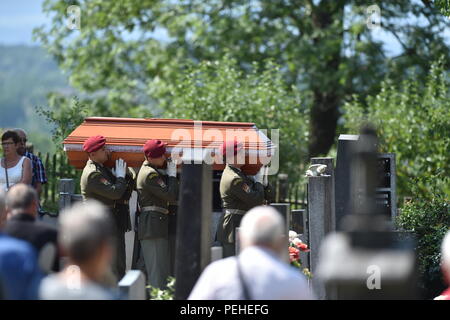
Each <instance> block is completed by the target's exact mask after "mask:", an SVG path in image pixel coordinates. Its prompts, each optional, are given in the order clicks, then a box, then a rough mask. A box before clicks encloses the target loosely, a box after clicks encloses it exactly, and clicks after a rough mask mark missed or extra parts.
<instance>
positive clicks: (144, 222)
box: [136, 161, 178, 288]
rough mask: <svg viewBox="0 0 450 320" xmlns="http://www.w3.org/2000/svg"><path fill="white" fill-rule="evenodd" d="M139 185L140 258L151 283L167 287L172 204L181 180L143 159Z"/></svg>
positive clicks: (138, 179)
mask: <svg viewBox="0 0 450 320" xmlns="http://www.w3.org/2000/svg"><path fill="white" fill-rule="evenodd" d="M136 187H137V191H138V201H139V206H140V211H141V213H140V216H139V224H138V238H139V241H140V243H141V255H140V257H141V259H142V260H143V264H144V265H145V272H146V273H147V279H148V283H149V284H150V285H151V286H153V287H158V288H164V287H165V285H166V280H167V277H168V276H169V274H170V252H169V215H168V214H169V205H170V204H172V203H176V201H177V197H178V180H177V178H176V177H169V176H167V175H165V174H162V173H160V172H159V171H158V170H157V169H156V168H155V167H153V166H152V165H151V164H150V163H149V162H148V161H144V163H143V164H142V167H141V169H140V170H139V173H138V176H137V181H136ZM141 265H142V263H141Z"/></svg>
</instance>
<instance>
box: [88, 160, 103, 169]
mask: <svg viewBox="0 0 450 320" xmlns="http://www.w3.org/2000/svg"><path fill="white" fill-rule="evenodd" d="M88 162H89V163H92V164H94V165H95V166H97V167H104V166H103V165H102V164H100V163H98V162H95V161H94V160H91V159H89V160H88Z"/></svg>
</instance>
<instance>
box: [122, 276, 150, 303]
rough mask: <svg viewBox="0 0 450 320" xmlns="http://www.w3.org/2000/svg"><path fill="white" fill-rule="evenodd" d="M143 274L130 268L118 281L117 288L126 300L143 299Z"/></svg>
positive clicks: (144, 296)
mask: <svg viewBox="0 0 450 320" xmlns="http://www.w3.org/2000/svg"><path fill="white" fill-rule="evenodd" d="M145 287H146V284H145V276H144V274H143V273H142V272H141V271H139V270H130V271H128V272H127V273H126V274H125V276H124V277H123V278H122V280H120V282H119V290H120V292H121V293H122V294H123V295H124V297H126V299H127V300H145V299H146V292H145Z"/></svg>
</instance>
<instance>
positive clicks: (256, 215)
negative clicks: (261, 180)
mask: <svg viewBox="0 0 450 320" xmlns="http://www.w3.org/2000/svg"><path fill="white" fill-rule="evenodd" d="M239 239H240V241H241V248H242V252H241V253H240V254H239V255H238V256H235V257H229V258H226V259H222V260H219V261H216V262H213V263H212V264H210V265H209V266H208V267H206V269H205V270H204V271H203V273H202V275H201V276H200V278H199V279H198V281H197V283H196V284H195V286H194V288H193V290H192V292H191V294H190V296H189V298H188V299H190V300H308V299H314V296H313V294H312V292H311V291H310V289H309V288H308V283H307V281H306V278H305V277H304V276H303V275H302V274H301V273H300V271H299V270H298V269H295V268H293V267H291V266H290V265H289V264H288V263H287V262H285V261H284V257H285V256H286V252H287V250H288V243H287V238H286V235H285V234H284V221H283V217H282V216H281V215H280V213H278V212H277V211H276V210H275V209H274V208H272V207H268V206H258V207H255V208H253V209H251V210H250V211H248V212H247V213H246V214H245V215H244V217H243V218H242V222H241V225H240V228H239Z"/></svg>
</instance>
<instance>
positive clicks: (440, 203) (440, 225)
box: [397, 178, 450, 299]
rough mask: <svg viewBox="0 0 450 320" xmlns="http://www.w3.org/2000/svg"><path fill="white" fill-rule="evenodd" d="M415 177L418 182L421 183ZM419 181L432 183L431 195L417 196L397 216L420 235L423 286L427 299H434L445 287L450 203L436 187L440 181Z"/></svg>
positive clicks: (406, 227) (420, 266)
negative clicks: (443, 248)
mask: <svg viewBox="0 0 450 320" xmlns="http://www.w3.org/2000/svg"><path fill="white" fill-rule="evenodd" d="M419 180H423V179H415V181H417V182H420V181H419ZM425 180H428V181H426V182H421V183H418V185H420V184H427V185H428V186H430V193H431V194H432V196H431V197H427V198H421V197H420V198H417V199H414V200H413V201H412V202H410V203H408V204H406V205H405V206H404V207H403V208H402V210H401V214H400V215H399V217H398V218H397V225H398V226H399V227H400V228H402V229H404V230H411V231H413V232H414V234H415V235H416V237H417V255H418V262H419V273H420V275H421V281H420V287H421V288H422V289H423V293H424V295H425V298H429V299H431V298H434V297H436V296H437V295H439V293H441V292H442V291H443V290H444V288H445V285H444V282H443V279H442V273H441V270H440V262H441V243H442V240H443V238H444V236H445V234H446V233H447V232H448V231H449V230H450V202H449V199H448V198H445V197H444V196H443V195H441V194H440V190H439V188H436V186H435V182H436V180H435V179H433V178H430V179H425Z"/></svg>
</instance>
